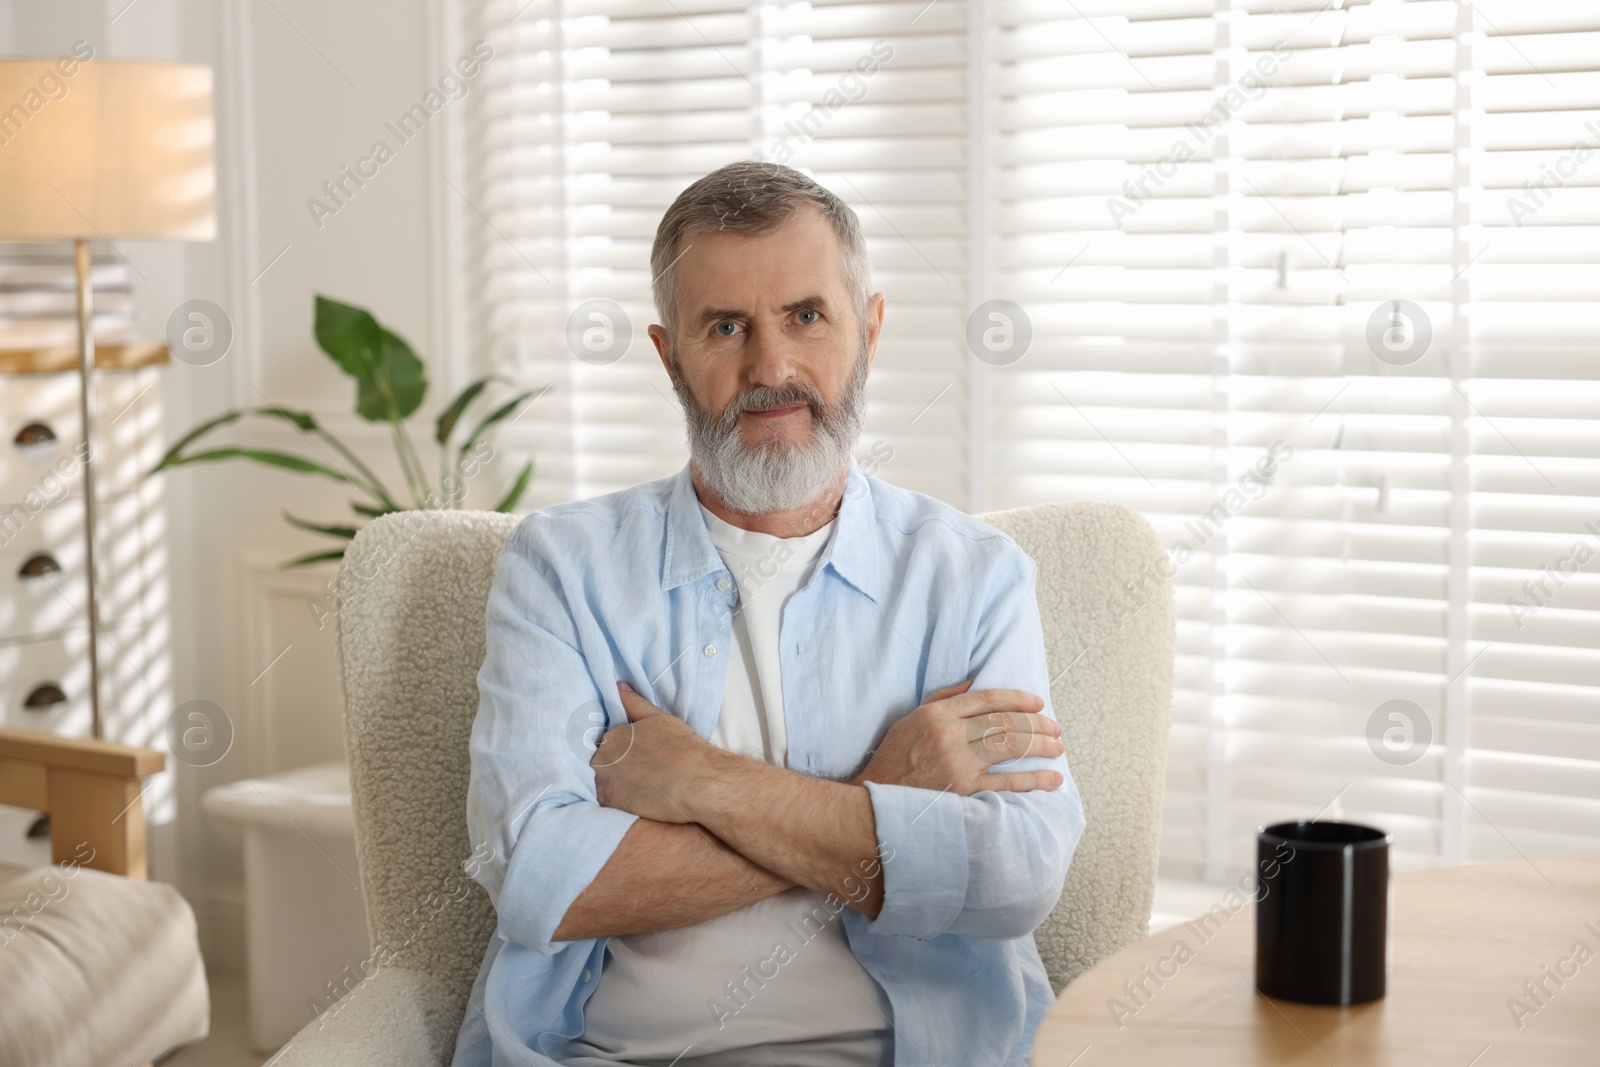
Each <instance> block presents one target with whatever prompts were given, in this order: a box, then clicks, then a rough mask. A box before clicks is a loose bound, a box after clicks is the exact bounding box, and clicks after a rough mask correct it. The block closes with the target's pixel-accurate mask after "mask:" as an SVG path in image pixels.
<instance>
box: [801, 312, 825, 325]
mask: <svg viewBox="0 0 1600 1067" xmlns="http://www.w3.org/2000/svg"><path fill="white" fill-rule="evenodd" d="M807 315H810V316H811V318H809V319H808V318H806V317H805V316H807ZM821 317H822V316H821V315H819V314H818V313H817V311H816V309H815V308H806V309H805V310H803V311H801V312H800V325H802V326H810V325H811V324H812V323H814V322H816V321H817V320H818V319H819V318H821Z"/></svg>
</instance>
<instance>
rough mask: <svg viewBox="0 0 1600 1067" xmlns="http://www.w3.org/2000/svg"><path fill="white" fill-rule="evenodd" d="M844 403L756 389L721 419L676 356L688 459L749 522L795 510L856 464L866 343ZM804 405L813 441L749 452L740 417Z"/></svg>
mask: <svg viewBox="0 0 1600 1067" xmlns="http://www.w3.org/2000/svg"><path fill="white" fill-rule="evenodd" d="M865 334H866V331H864V330H863V331H862V337H861V355H860V358H859V359H858V360H857V361H856V370H855V373H854V375H852V376H851V379H850V383H849V385H848V386H847V387H846V388H845V392H844V396H842V397H841V398H840V399H839V403H838V404H836V405H835V406H834V407H833V409H832V410H829V409H828V408H827V406H826V405H825V404H824V403H823V400H822V394H821V393H819V392H817V390H815V389H813V388H812V387H811V386H808V385H805V384H803V383H800V382H791V383H789V384H787V385H783V386H779V387H777V388H771V387H768V386H756V387H754V388H752V389H749V390H747V391H746V392H745V393H743V394H742V395H740V396H737V397H735V398H734V399H733V400H731V401H730V402H729V403H728V406H727V408H725V409H724V410H723V412H722V414H721V415H720V416H718V415H714V414H713V413H711V412H710V411H708V410H706V409H705V408H702V407H701V406H700V405H699V403H698V402H697V401H696V400H695V398H694V394H693V393H691V392H690V391H689V387H688V384H687V383H686V382H685V381H684V380H683V375H682V374H680V373H679V369H678V351H677V347H676V346H674V347H673V348H672V350H671V354H670V356H669V362H670V364H671V368H672V372H671V374H670V375H669V377H671V379H672V389H673V391H674V392H675V393H677V394H678V403H679V404H681V405H682V406H683V411H684V415H685V418H686V421H687V427H686V429H687V434H688V439H689V455H690V457H691V461H692V462H693V464H694V466H695V469H697V470H698V471H699V472H700V477H701V479H702V480H703V481H704V482H705V484H706V485H707V486H709V487H710V488H711V489H712V491H714V492H715V493H716V494H717V496H719V497H721V498H722V501H723V503H725V504H726V505H727V506H728V507H729V508H731V509H733V510H734V511H737V512H741V513H743V514H747V515H762V514H766V513H767V512H772V511H793V510H795V509H797V508H801V507H804V506H805V505H807V504H809V503H811V502H812V501H813V500H816V499H817V497H819V496H821V495H822V494H823V493H824V492H826V491H827V490H828V488H829V487H830V486H832V485H833V483H834V482H835V481H836V480H837V479H838V478H839V475H840V474H841V473H843V472H844V471H845V470H846V469H847V468H848V467H849V465H850V450H851V449H852V448H853V447H854V446H855V443H856V440H857V439H858V438H859V437H860V436H861V424H862V421H863V419H864V417H865V415H866V382H867V339H866V335H865ZM790 404H805V405H806V406H808V407H809V408H810V409H811V426H812V433H811V440H810V441H809V442H808V443H806V444H803V445H793V446H791V445H789V444H788V443H786V442H783V441H774V440H766V441H763V442H761V443H760V444H759V445H757V446H756V447H755V448H747V447H746V446H745V443H744V437H743V435H742V434H741V432H740V430H739V416H740V415H741V414H742V413H743V412H744V411H745V410H746V409H748V408H774V407H786V406H788V405H790Z"/></svg>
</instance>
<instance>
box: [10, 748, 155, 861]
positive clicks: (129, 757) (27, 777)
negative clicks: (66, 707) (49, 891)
mask: <svg viewBox="0 0 1600 1067" xmlns="http://www.w3.org/2000/svg"><path fill="white" fill-rule="evenodd" d="M165 765H166V754H165V753H163V752H161V751H159V750H158V749H154V748H142V747H139V746H136V745H123V744H118V743H117V742H115V741H95V740H89V739H87V738H77V737H61V736H59V735H57V734H50V733H44V732H43V731H39V730H21V729H17V728H15V727H11V726H0V804H12V805H15V806H16V807H19V808H32V809H33V810H34V811H43V812H48V813H49V815H50V859H51V862H53V863H65V862H67V861H68V860H71V861H73V862H75V863H78V864H81V865H82V866H85V867H93V868H95V869H96V870H101V871H106V872H107V873H109V874H121V875H125V876H127V877H129V878H139V879H143V878H145V877H146V875H147V870H146V862H145V837H144V809H143V807H142V806H141V804H140V797H139V791H140V789H141V782H142V781H143V779H144V778H146V777H147V776H149V775H152V774H155V773H156V772H157V771H159V770H161V769H162V767H164V766H165ZM85 845H87V846H88V847H89V848H90V849H92V850H93V852H92V854H91V856H90V858H88V859H85V858H84V857H83V855H82V851H83V849H84V846H85Z"/></svg>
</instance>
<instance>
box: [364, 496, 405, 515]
mask: <svg viewBox="0 0 1600 1067" xmlns="http://www.w3.org/2000/svg"><path fill="white" fill-rule="evenodd" d="M350 507H351V509H352V510H353V511H355V513H356V514H357V515H365V516H366V517H367V518H369V519H376V518H377V517H378V516H380V515H388V514H390V513H391V512H395V511H405V510H406V509H405V508H402V507H400V506H399V505H398V504H396V505H395V506H393V507H387V508H375V507H373V506H372V505H370V504H362V503H360V502H358V501H355V500H352V501H350Z"/></svg>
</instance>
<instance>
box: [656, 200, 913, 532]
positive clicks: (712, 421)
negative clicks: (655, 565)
mask: <svg viewBox="0 0 1600 1067" xmlns="http://www.w3.org/2000/svg"><path fill="white" fill-rule="evenodd" d="M678 252H679V258H678V260H677V262H676V264H675V266H674V271H675V274H676V281H677V286H678V306H677V313H678V331H677V336H676V337H674V338H670V339H669V338H668V337H667V335H666V331H665V330H664V329H662V328H661V327H660V326H651V327H650V336H651V339H652V340H653V341H654V342H655V345H656V350H657V352H658V353H659V354H660V355H661V359H662V363H663V364H664V365H665V366H666V368H667V373H668V375H669V376H670V377H671V378H672V384H673V388H674V389H675V390H676V391H677V394H678V398H679V401H680V402H681V403H682V404H683V406H684V412H685V415H686V417H687V418H688V422H689V426H688V429H689V439H690V447H691V451H692V452H693V455H694V458H695V461H696V465H697V466H698V467H699V468H700V471H701V474H702V477H704V478H705V479H706V481H707V482H708V483H709V484H710V485H711V486H712V488H713V489H715V490H716V491H717V493H718V495H720V496H721V497H723V499H724V501H725V502H726V503H727V504H728V506H729V507H731V508H733V509H734V510H737V511H744V512H751V513H764V512H768V511H776V510H787V509H791V508H798V507H800V506H802V505H804V504H806V503H809V502H810V501H811V500H813V499H815V498H816V497H817V496H818V495H819V494H821V493H822V492H823V491H824V490H826V489H828V488H829V487H830V486H831V485H832V484H833V482H834V481H836V480H837V478H838V477H839V476H840V474H842V472H843V469H844V467H845V466H846V465H847V464H848V462H849V453H850V448H851V447H852V446H853V445H854V443H855V440H856V438H857V437H858V436H859V434H860V430H861V421H862V417H863V415H864V406H865V401H864V397H865V393H864V386H865V382H866V376H867V372H868V369H869V368H870V366H871V363H872V360H873V357H874V354H875V352H876V347H877V339H878V333H879V330H880V328H881V326H882V323H883V295H882V294H881V293H879V294H875V295H874V296H873V297H872V300H871V302H870V304H869V305H868V313H867V317H866V322H865V323H864V324H863V323H862V322H861V320H860V319H859V318H858V317H857V315H856V313H855V305H854V301H853V300H852V299H851V294H850V293H849V292H848V291H847V289H846V287H845V282H844V276H843V264H842V257H843V249H842V247H841V245H840V243H839V239H838V237H837V236H836V235H835V234H834V232H833V227H832V226H831V225H830V224H829V223H828V221H827V219H826V218H825V217H824V216H823V215H822V214H821V213H820V212H819V211H817V210H816V209H815V208H812V207H810V206H809V205H807V206H804V207H802V208H801V210H800V211H798V212H797V213H796V214H795V215H794V216H793V217H792V218H790V219H789V220H788V221H787V222H785V223H784V224H782V225H780V226H779V227H778V228H777V229H776V230H774V231H772V232H771V233H767V234H763V235H761V236H754V237H752V236H747V235H743V234H733V233H696V234H691V235H690V236H688V237H686V238H684V239H683V241H682V242H681V243H680V245H679V249H678ZM863 327H865V328H863Z"/></svg>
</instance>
